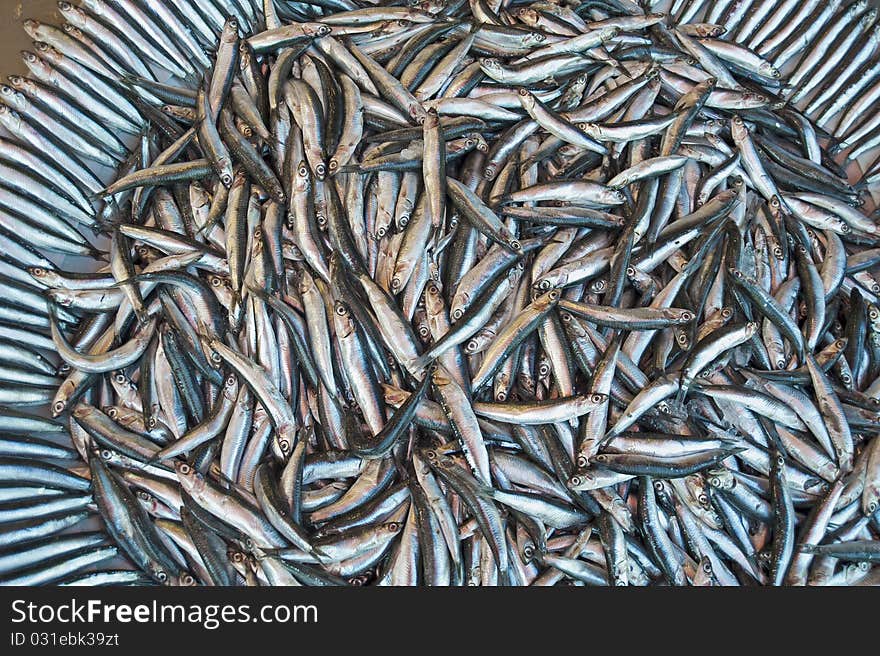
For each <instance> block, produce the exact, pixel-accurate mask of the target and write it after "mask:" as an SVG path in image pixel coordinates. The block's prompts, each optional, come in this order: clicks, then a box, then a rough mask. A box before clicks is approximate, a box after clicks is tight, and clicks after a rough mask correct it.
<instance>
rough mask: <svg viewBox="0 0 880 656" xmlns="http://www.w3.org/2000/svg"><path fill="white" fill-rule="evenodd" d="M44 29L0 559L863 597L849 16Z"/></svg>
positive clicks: (74, 573)
mask: <svg viewBox="0 0 880 656" xmlns="http://www.w3.org/2000/svg"><path fill="white" fill-rule="evenodd" d="M660 5H663V6H662V7H661V6H660ZM58 13H59V15H60V16H61V18H62V22H63V26H62V27H57V26H53V25H48V24H42V23H39V22H36V21H33V20H28V21H25V22H24V28H25V30H26V31H27V33H28V34H29V35H30V36H31V37H32V38H33V39H34V46H33V48H32V49H31V50H29V51H28V52H25V53H24V63H25V64H26V65H27V67H28V69H29V71H30V76H29V77H21V76H12V77H10V78H9V79H8V84H7V85H3V86H2V87H0V100H2V104H0V122H2V125H3V127H4V129H5V131H6V133H7V136H6V137H4V138H3V139H2V141H0V251H2V255H0V285H2V290H3V294H2V300H0V360H2V366H0V404H2V408H0V582H2V583H6V584H10V583H17V584H30V585H33V584H44V583H63V584H76V585H83V584H85V585H97V584H123V583H130V584H148V583H157V584H168V585H178V584H180V585H193V584H205V585H241V584H249V585H373V584H376V585H557V584H561V585H807V584H809V585H853V584H871V583H875V584H876V583H878V582H880V578H878V571H880V570H878V569H877V568H876V567H874V563H877V562H878V561H880V511H878V500H880V438H878V437H877V436H878V433H880V285H878V278H877V277H876V276H875V273H876V271H877V265H878V264H880V224H878V221H877V219H878V214H877V212H876V211H873V213H872V208H873V202H872V200H871V197H870V192H871V189H872V186H875V185H876V183H877V182H878V181H880V162H875V163H874V164H868V165H866V166H864V167H863V171H862V172H858V171H855V169H854V168H853V167H851V166H850V163H851V162H852V161H854V160H855V159H856V158H859V157H861V156H862V155H864V154H865V153H867V152H869V151H871V149H872V148H874V146H876V145H878V144H880V111H878V105H880V57H878V47H877V46H878V42H880V22H878V20H877V18H878V11H877V10H876V9H874V8H871V7H870V6H869V3H868V2H867V1H866V0H855V1H854V2H850V3H844V2H842V1H841V0H832V1H830V2H829V1H823V2H820V1H819V0H778V1H775V2H773V1H766V0H759V1H757V2H740V1H739V0H734V1H733V2H731V1H730V0H727V1H724V0H722V1H717V2H711V1H700V0H689V1H688V0H685V1H682V0H676V2H674V3H672V6H671V7H669V6H668V3H656V2H641V3H637V2H634V1H633V0H585V1H584V2H577V1H575V2H569V1H568V0H553V1H551V0H537V1H526V2H516V1H512V2H507V1H504V0H470V1H469V2H464V1H462V0H459V1H453V0H426V1H424V2H417V3H414V4H411V5H408V6H407V5H401V4H399V3H385V2H378V3H370V2H367V1H365V0H302V1H297V2H293V1H281V0H253V1H251V0H210V1H200V2H194V1H192V0H182V1H179V2H174V3H167V2H160V1H158V0H157V1H153V0H82V1H81V2H79V3H78V4H72V3H69V2H59V3H58ZM44 408H48V409H49V412H44V411H43V409H44ZM49 414H51V417H52V418H51V419H50V418H48V415H49ZM98 517H99V518H100V520H101V523H100V524H98V523H96V521H95V520H96V519H97V518H98ZM87 520H88V521H87ZM89 522H91V523H89ZM84 524H85V525H87V526H90V527H92V528H94V527H95V526H100V527H101V528H100V530H91V529H90V530H86V529H85V528H84ZM872 567H874V570H873V571H872Z"/></svg>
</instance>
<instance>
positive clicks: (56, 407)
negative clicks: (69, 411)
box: [52, 401, 67, 414]
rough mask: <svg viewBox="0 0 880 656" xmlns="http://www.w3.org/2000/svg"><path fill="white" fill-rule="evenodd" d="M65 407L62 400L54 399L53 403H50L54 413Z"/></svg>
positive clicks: (58, 412) (61, 410)
mask: <svg viewBox="0 0 880 656" xmlns="http://www.w3.org/2000/svg"><path fill="white" fill-rule="evenodd" d="M66 407H67V404H66V403H65V402H64V401H55V403H53V404H52V410H54V411H55V413H56V414H61V413H62V412H64V408H66Z"/></svg>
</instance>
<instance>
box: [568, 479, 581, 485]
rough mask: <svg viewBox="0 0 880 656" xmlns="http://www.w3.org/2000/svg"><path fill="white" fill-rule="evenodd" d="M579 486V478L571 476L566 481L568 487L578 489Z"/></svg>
mask: <svg viewBox="0 0 880 656" xmlns="http://www.w3.org/2000/svg"><path fill="white" fill-rule="evenodd" d="M580 484H581V477H580V476H572V477H571V478H570V479H568V485H569V487H578V486H579V485H580Z"/></svg>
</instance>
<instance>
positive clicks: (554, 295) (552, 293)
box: [549, 289, 559, 301]
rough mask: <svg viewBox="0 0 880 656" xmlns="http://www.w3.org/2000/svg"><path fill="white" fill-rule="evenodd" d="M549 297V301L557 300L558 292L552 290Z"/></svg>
mask: <svg viewBox="0 0 880 656" xmlns="http://www.w3.org/2000/svg"><path fill="white" fill-rule="evenodd" d="M549 297H550V300H551V301H555V300H556V299H557V298H559V290H558V289H554V290H553V291H552V292H550V294H549Z"/></svg>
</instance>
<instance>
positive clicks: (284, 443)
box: [278, 439, 290, 453]
mask: <svg viewBox="0 0 880 656" xmlns="http://www.w3.org/2000/svg"><path fill="white" fill-rule="evenodd" d="M278 448H279V449H281V453H288V452H289V451H290V442H289V441H288V440H283V439H282V440H278Z"/></svg>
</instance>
